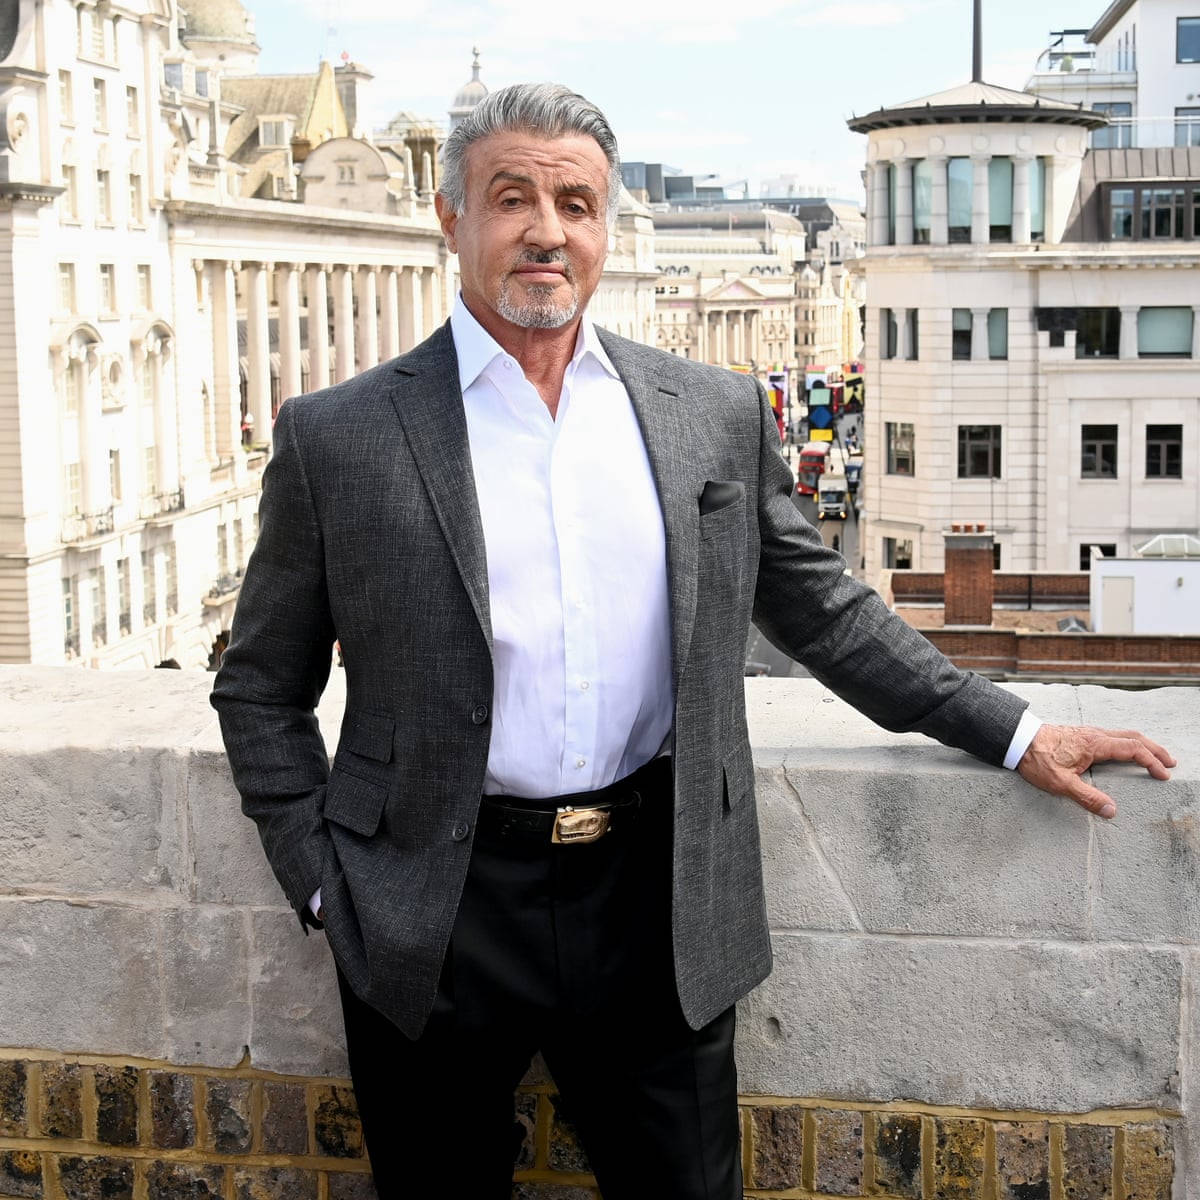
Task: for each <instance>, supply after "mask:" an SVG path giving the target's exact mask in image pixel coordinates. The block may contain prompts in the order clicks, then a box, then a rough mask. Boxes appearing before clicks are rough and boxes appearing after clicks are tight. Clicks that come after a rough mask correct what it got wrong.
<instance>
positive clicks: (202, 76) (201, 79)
mask: <svg viewBox="0 0 1200 1200" xmlns="http://www.w3.org/2000/svg"><path fill="white" fill-rule="evenodd" d="M195 81H196V87H195V91H196V95H197V96H200V97H202V98H203V99H207V98H208V72H207V71H202V70H200V68H199V67H197V68H196V73H195Z"/></svg>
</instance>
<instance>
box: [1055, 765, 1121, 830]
mask: <svg viewBox="0 0 1200 1200" xmlns="http://www.w3.org/2000/svg"><path fill="white" fill-rule="evenodd" d="M1063 794H1064V795H1066V796H1068V797H1069V798H1070V799H1072V800H1074V801H1075V803H1076V804H1078V805H1079V807H1080V808H1086V809H1087V810H1088V812H1090V813H1095V814H1096V816H1098V817H1104V818H1105V820H1109V819H1111V818H1112V817H1115V816H1116V815H1117V806H1116V805H1115V804H1114V803H1113V798H1112V797H1111V796H1109V795H1106V794H1105V793H1104V792H1102V791H1101V790H1100V789H1099V788H1098V787H1093V786H1092V785H1091V784H1090V783H1087V782H1086V781H1084V780H1083V779H1081V778H1080V777H1079V776H1078V775H1072V776H1070V778H1069V781H1068V782H1067V783H1066V786H1065V787H1064V788H1063Z"/></svg>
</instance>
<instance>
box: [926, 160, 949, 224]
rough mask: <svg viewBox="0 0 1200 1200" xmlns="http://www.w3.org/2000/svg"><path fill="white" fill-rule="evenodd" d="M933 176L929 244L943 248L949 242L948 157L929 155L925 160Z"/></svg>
mask: <svg viewBox="0 0 1200 1200" xmlns="http://www.w3.org/2000/svg"><path fill="white" fill-rule="evenodd" d="M927 161H928V163H929V167H930V170H931V172H932V174H933V187H932V189H931V192H930V198H929V242H930V245H933V246H945V245H946V244H947V243H948V242H949V241H950V184H949V180H948V179H947V176H946V171H947V168H948V166H949V162H950V159H949V156H947V155H945V154H931V155H930V156H929V158H928V159H927Z"/></svg>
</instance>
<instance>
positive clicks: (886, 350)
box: [849, 0, 1200, 579]
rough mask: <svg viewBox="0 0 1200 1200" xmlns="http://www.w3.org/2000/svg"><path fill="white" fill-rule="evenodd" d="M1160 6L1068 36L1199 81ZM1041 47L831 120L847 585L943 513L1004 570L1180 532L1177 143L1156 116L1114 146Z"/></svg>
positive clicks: (1182, 40)
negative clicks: (857, 321) (850, 238)
mask: <svg viewBox="0 0 1200 1200" xmlns="http://www.w3.org/2000/svg"><path fill="white" fill-rule="evenodd" d="M1147 4H1149V5H1150V6H1151V7H1153V8H1154V10H1155V12H1156V13H1157V14H1158V15H1157V17H1156V19H1155V21H1153V22H1148V23H1146V24H1144V25H1143V26H1142V28H1139V29H1138V30H1137V32H1136V34H1135V33H1134V30H1133V28H1132V24H1133V23H1134V22H1135V19H1136V16H1137V13H1138V12H1139V11H1141V9H1140V8H1139V6H1143V7H1144V6H1146V5H1147ZM1166 7H1167V6H1166V5H1161V6H1160V5H1159V4H1158V0H1132V2H1130V3H1116V4H1113V5H1112V6H1111V7H1110V8H1109V9H1108V10H1107V12H1106V13H1105V14H1104V15H1103V16H1102V17H1101V20H1100V22H1099V23H1098V24H1097V25H1096V26H1095V27H1094V28H1093V29H1092V30H1090V31H1089V32H1088V34H1087V35H1086V37H1087V39H1088V44H1090V45H1093V46H1094V47H1095V49H1096V53H1097V54H1098V55H1099V56H1100V57H1099V58H1098V59H1097V60H1096V61H1097V62H1105V63H1107V62H1108V60H1109V57H1110V56H1111V57H1112V58H1113V62H1114V63H1115V65H1117V66H1120V67H1121V68H1122V71H1123V73H1125V74H1128V69H1127V68H1134V69H1135V70H1136V71H1138V72H1145V73H1147V74H1149V75H1161V76H1170V77H1172V78H1182V77H1183V76H1182V75H1177V74H1176V68H1178V67H1184V68H1185V70H1186V71H1190V72H1191V73H1192V74H1191V76H1190V78H1191V79H1192V80H1193V82H1192V84H1191V85H1190V86H1191V87H1192V88H1193V89H1195V90H1200V74H1198V72H1200V66H1193V65H1191V64H1183V63H1180V62H1177V59H1178V57H1179V56H1180V55H1185V56H1186V54H1190V53H1191V49H1190V48H1191V45H1192V43H1191V42H1190V41H1189V40H1188V39H1189V38H1190V37H1191V33H1190V32H1189V31H1190V29H1191V28H1192V26H1191V25H1190V24H1189V22H1190V21H1191V20H1192V19H1191V18H1188V17H1186V15H1185V14H1184V13H1183V12H1182V11H1180V12H1178V13H1176V14H1175V16H1173V17H1171V19H1170V20H1169V21H1164V20H1162V19H1160V18H1161V17H1162V11H1161V10H1162V9H1165V8H1166ZM1118 10H1119V11H1118ZM1118 18H1119V19H1118ZM1198 24H1200V22H1198ZM1058 36H1059V35H1056V38H1057V37H1058ZM1114 39H1115V43H1116V44H1115V45H1112V44H1111V43H1113V41H1114ZM1135 40H1136V42H1137V50H1136V60H1134V59H1133V58H1132V51H1133V46H1134V43H1135ZM1122 46H1126V47H1128V49H1121V48H1120V47H1122ZM1058 49H1059V50H1061V49H1062V47H1061V46H1060V47H1058ZM1055 61H1056V63H1057V65H1058V67H1059V70H1057V71H1047V72H1044V73H1042V74H1039V75H1037V76H1035V77H1034V80H1032V81H1031V87H1036V88H1037V90H1036V91H1025V92H1015V91H1010V90H1007V89H1003V88H997V87H993V86H990V85H988V84H986V83H983V82H982V81H981V80H979V79H978V78H976V79H975V80H973V81H972V82H970V83H967V84H964V85H963V86H961V87H958V88H954V89H951V90H950V91H947V92H943V93H940V94H937V95H933V96H925V97H921V98H920V99H917V100H913V101H909V102H906V103H904V104H899V105H896V106H895V107H893V108H887V109H881V110H879V111H877V112H874V113H870V114H868V115H866V116H863V117H857V118H854V119H853V120H851V121H850V123H849V124H850V127H851V128H852V129H854V130H856V131H858V132H861V133H864V134H866V135H867V141H868V145H867V171H868V181H869V182H868V234H869V236H868V243H869V245H868V250H867V254H866V257H865V259H864V260H863V263H862V267H863V271H864V274H865V278H866V283H867V289H868V295H869V297H870V307H869V309H868V315H867V323H866V326H867V339H866V341H867V348H866V364H867V370H868V373H869V378H870V380H871V403H870V404H868V409H867V414H866V421H867V438H866V459H867V462H866V475H867V477H868V479H867V495H868V496H869V497H870V502H869V507H868V513H867V523H866V526H865V529H864V535H863V544H864V549H865V559H866V569H867V575H868V578H871V579H875V578H877V577H878V575H879V572H880V571H881V570H882V569H884V568H889V567H912V568H916V569H919V570H923V571H937V570H940V569H941V567H942V556H943V544H944V543H943V532H944V529H945V528H946V526H947V525H949V524H950V523H951V522H952V521H972V520H975V521H983V522H986V523H987V525H988V527H989V529H990V530H991V531H993V532H994V535H995V544H994V555H995V562H996V564H997V567H998V568H999V569H1002V570H1006V571H1030V570H1050V571H1068V570H1086V569H1087V567H1088V564H1089V561H1090V553H1091V552H1090V547H1091V546H1092V545H1099V546H1101V547H1102V549H1103V550H1104V551H1105V552H1106V553H1108V554H1128V553H1130V552H1131V550H1132V549H1133V547H1134V546H1136V545H1139V544H1141V543H1143V542H1145V541H1146V540H1147V539H1148V538H1149V537H1150V536H1151V535H1153V534H1156V533H1169V532H1195V531H1196V529H1197V526H1198V524H1200V452H1198V446H1200V370H1198V364H1197V359H1198V358H1200V320H1198V319H1197V314H1198V312H1200V274H1197V270H1196V269H1197V267H1200V147H1194V146H1184V145H1176V139H1177V137H1178V136H1179V126H1178V123H1177V122H1178V121H1180V120H1184V118H1183V117H1177V114H1175V113H1172V114H1170V115H1171V117H1172V120H1171V121H1170V122H1151V121H1146V122H1144V123H1143V124H1142V125H1141V126H1138V127H1137V128H1136V130H1132V129H1131V132H1130V134H1129V135H1128V144H1127V145H1118V144H1116V143H1117V142H1120V141H1121V140H1122V139H1124V138H1125V137H1126V135H1125V134H1123V133H1121V132H1120V130H1121V128H1122V127H1121V126H1119V125H1118V126H1114V125H1113V124H1112V123H1111V122H1110V119H1109V117H1108V116H1107V115H1106V114H1104V113H1103V112H1098V111H1096V110H1095V109H1094V108H1092V107H1088V106H1087V105H1090V104H1092V103H1093V102H1094V103H1096V104H1102V103H1106V102H1107V101H1103V100H1100V99H1096V95H1097V93H1092V92H1088V93H1086V94H1085V92H1084V91H1082V90H1081V91H1079V92H1070V93H1069V92H1067V91H1066V90H1065V82H1064V81H1067V80H1076V81H1077V85H1076V86H1077V87H1078V88H1080V89H1082V88H1084V86H1085V84H1086V83H1087V79H1088V78H1089V77H1090V71H1088V70H1085V69H1084V63H1082V62H1074V61H1073V62H1072V63H1071V64H1070V65H1071V66H1077V67H1078V69H1075V70H1071V71H1066V70H1063V69H1062V66H1063V63H1064V61H1065V58H1059V59H1057V60H1055ZM1050 62H1051V59H1050V57H1049V56H1048V55H1047V56H1044V60H1043V65H1050ZM1050 76H1053V77H1054V83H1055V88H1053V89H1050V90H1049V91H1045V90H1043V86H1042V85H1043V83H1044V81H1045V79H1046V78H1048V77H1050ZM1105 86H1107V85H1105ZM1050 92H1053V94H1049V93H1050ZM1105 94H1107V93H1105ZM1183 95H1184V97H1186V93H1184V94H1183ZM1085 102H1086V103H1085ZM1154 103H1155V104H1158V103H1160V101H1155V102H1154ZM1143 115H1144V116H1150V115H1151V114H1148V113H1146V114H1143ZM1186 128H1188V129H1190V126H1187V127H1186ZM1114 139H1115V141H1114ZM1156 139H1159V140H1156Z"/></svg>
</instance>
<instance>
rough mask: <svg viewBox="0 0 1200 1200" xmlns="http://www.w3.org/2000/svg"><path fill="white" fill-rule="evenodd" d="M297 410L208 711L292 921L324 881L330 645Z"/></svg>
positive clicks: (277, 460)
mask: <svg viewBox="0 0 1200 1200" xmlns="http://www.w3.org/2000/svg"><path fill="white" fill-rule="evenodd" d="M302 407H303V405H301V404H299V403H297V402H296V401H295V400H292V401H289V402H288V403H286V404H284V405H283V407H282V408H281V409H280V410H279V415H278V417H277V419H276V421H275V431H274V439H275V449H274V453H273V455H272V457H271V461H270V463H269V464H268V466H267V469H266V471H265V473H264V475H263V494H262V501H261V504H260V506H259V534H258V542H257V544H256V546H255V547H254V551H253V553H252V554H251V556H250V562H249V564H248V565H247V567H246V573H245V576H244V577H243V580H242V587H241V592H240V594H239V596H238V604H237V611H236V613H235V614H234V619H233V626H232V630H231V636H230V641H229V646H228V648H227V649H226V651H225V653H224V655H223V656H222V658H221V666H220V669H219V670H218V672H217V677H216V681H215V683H214V686H213V692H212V704H213V707H214V708H215V709H216V710H217V712H218V714H219V716H220V721H221V734H222V736H223V737H224V739H225V749H226V752H227V754H228V755H229V764H230V766H231V767H232V769H233V780H234V784H235V785H236V787H237V789H238V792H239V793H240V794H241V798H242V811H243V812H244V813H245V814H246V816H248V817H250V818H252V819H253V820H254V821H255V823H256V824H257V825H258V832H259V836H260V837H261V838H262V843H263V848H264V850H265V851H266V854H267V858H268V860H269V861H270V864H271V867H272V869H273V870H274V872H275V876H276V878H277V879H278V880H279V883H280V885H281V887H282V888H283V891H284V893H285V894H286V896H287V898H288V900H289V902H290V903H291V905H292V907H293V908H294V909H295V910H296V913H297V915H298V916H299V917H300V919H301V922H302V923H304V924H311V923H313V922H312V921H311V920H310V919H309V917H308V908H307V905H308V900H309V897H310V896H311V895H312V894H313V892H315V891H316V890H317V888H318V887H319V886H320V883H321V867H322V864H323V861H324V856H325V848H326V841H327V834H326V833H325V832H324V828H323V826H322V823H321V815H320V814H321V808H322V804H323V800H324V794H325V785H326V782H327V780H328V778H329V760H328V758H327V756H326V753H325V745H324V742H323V740H322V738H321V734H320V730H319V729H318V726H317V718H316V713H315V711H314V709H315V708H316V704H317V701H318V700H319V699H320V696H321V693H322V692H323V691H324V689H325V684H326V683H327V682H328V679H329V669H330V663H331V659H332V653H333V651H332V647H333V641H334V637H335V633H334V627H333V619H332V617H331V615H330V611H329V596H328V593H327V590H326V582H325V554H324V547H323V543H322V533H321V528H320V525H319V522H318V518H317V514H316V509H315V506H314V504H313V496H312V491H311V488H310V486H309V479H308V475H307V473H306V471H305V465H304V460H303V457H302V455H301V451H300V439H299V437H298V433H297V424H298V421H299V418H300V416H301V415H302V413H301V412H300V410H301V409H302Z"/></svg>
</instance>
